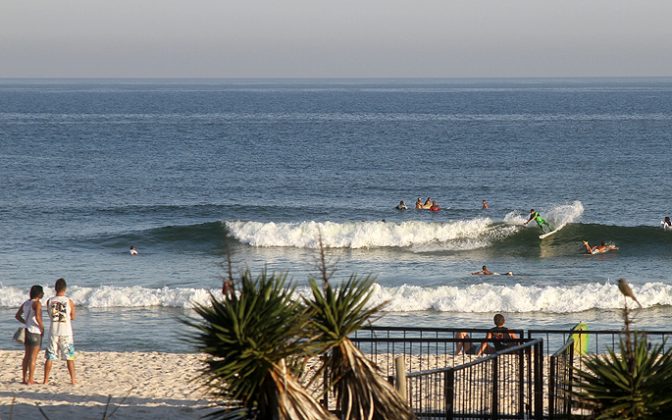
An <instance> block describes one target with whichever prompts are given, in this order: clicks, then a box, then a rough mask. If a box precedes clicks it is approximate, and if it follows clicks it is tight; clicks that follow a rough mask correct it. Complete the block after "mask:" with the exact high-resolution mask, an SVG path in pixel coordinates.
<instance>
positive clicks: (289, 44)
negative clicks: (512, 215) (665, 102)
mask: <svg viewBox="0 0 672 420" xmlns="http://www.w3.org/2000/svg"><path fill="white" fill-rule="evenodd" d="M511 76H672V1H670V0H649V1H647V0H628V1H621V0H595V1H591V0H556V1H545V0H492V1H480V0H464V1H463V0H406V1H400V0H357V1H354V0H333V1H323V0H274V1H272V0H268V1H265V0H264V1H262V0H239V1H227V0H154V1H147V0H107V1H99V0H0V77H511Z"/></svg>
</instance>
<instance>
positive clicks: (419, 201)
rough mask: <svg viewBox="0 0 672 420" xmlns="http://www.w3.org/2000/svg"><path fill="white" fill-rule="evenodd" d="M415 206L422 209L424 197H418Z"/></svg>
mask: <svg viewBox="0 0 672 420" xmlns="http://www.w3.org/2000/svg"><path fill="white" fill-rule="evenodd" d="M415 208H416V209H420V210H422V198H420V197H418V201H416V202H415Z"/></svg>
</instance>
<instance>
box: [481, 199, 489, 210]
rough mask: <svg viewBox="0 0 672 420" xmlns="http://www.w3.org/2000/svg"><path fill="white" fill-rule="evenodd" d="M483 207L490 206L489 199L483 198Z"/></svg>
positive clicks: (487, 207)
mask: <svg viewBox="0 0 672 420" xmlns="http://www.w3.org/2000/svg"><path fill="white" fill-rule="evenodd" d="M481 208H483V209H489V208H490V203H488V200H483V203H482V204H481Z"/></svg>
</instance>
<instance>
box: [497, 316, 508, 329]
mask: <svg viewBox="0 0 672 420" xmlns="http://www.w3.org/2000/svg"><path fill="white" fill-rule="evenodd" d="M505 322H506V320H505V319H504V315H502V314H497V315H495V325H496V326H498V327H501V326H502V325H504V323H505Z"/></svg>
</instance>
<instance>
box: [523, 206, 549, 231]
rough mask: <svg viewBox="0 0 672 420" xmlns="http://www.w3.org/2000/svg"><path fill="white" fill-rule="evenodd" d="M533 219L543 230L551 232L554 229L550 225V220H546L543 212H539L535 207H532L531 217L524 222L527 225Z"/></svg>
mask: <svg viewBox="0 0 672 420" xmlns="http://www.w3.org/2000/svg"><path fill="white" fill-rule="evenodd" d="M532 220H534V221H535V222H537V226H539V229H541V231H542V232H550V231H552V230H553V228H552V227H551V225H549V224H548V222H547V221H546V220H544V218H543V217H541V214H539V212H538V211H534V209H530V218H529V219H527V222H525V223H523V224H524V225H527V224H528V223H530V222H531V221H532Z"/></svg>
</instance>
